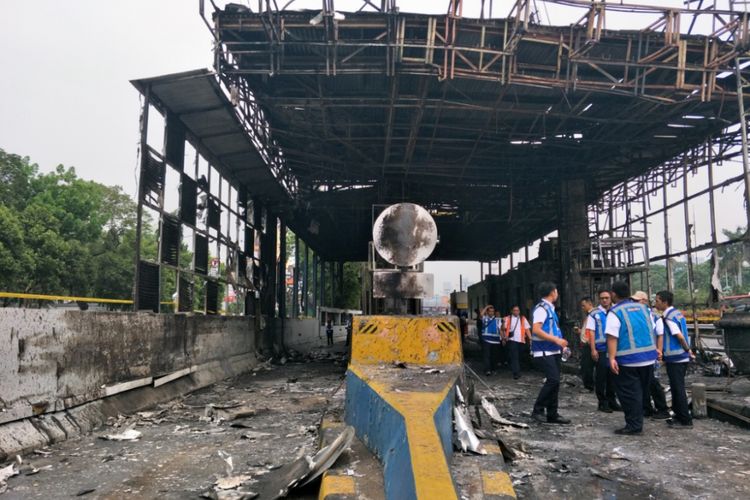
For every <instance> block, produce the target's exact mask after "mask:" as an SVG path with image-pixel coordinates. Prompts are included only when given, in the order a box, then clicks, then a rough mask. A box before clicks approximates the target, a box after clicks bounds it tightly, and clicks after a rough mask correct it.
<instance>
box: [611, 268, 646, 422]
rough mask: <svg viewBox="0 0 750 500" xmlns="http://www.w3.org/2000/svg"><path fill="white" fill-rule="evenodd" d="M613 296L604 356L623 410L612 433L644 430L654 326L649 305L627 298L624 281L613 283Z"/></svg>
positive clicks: (628, 290) (628, 294)
mask: <svg viewBox="0 0 750 500" xmlns="http://www.w3.org/2000/svg"><path fill="white" fill-rule="evenodd" d="M612 298H613V299H614V301H615V302H616V304H615V305H614V306H613V307H612V308H611V309H610V310H609V313H608V314H607V325H606V328H605V334H606V336H607V357H608V358H609V366H610V369H611V370H612V372H613V373H614V374H615V391H616V392H617V398H618V399H619V400H620V404H621V405H622V410H623V412H624V413H625V427H623V428H622V429H617V430H616V431H615V434H622V435H637V434H641V433H642V432H643V400H644V394H646V393H648V390H649V385H650V383H651V377H653V373H654V369H653V366H654V361H656V359H657V358H658V353H657V350H656V341H655V340H654V336H653V330H654V326H653V321H652V319H651V312H650V311H649V310H648V308H647V307H646V306H644V305H643V304H641V303H639V302H637V301H634V300H633V299H631V298H630V287H629V286H628V284H627V283H625V282H624V281H617V282H615V283H613V284H612Z"/></svg>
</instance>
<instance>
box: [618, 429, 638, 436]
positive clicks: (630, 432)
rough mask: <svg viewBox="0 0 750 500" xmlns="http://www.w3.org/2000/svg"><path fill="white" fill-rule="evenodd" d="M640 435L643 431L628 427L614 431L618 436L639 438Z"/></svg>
mask: <svg viewBox="0 0 750 500" xmlns="http://www.w3.org/2000/svg"><path fill="white" fill-rule="evenodd" d="M642 433H643V430H641V429H631V428H630V427H623V428H622V429H617V430H616V431H615V434H619V435H620V436H640V435H641V434H642Z"/></svg>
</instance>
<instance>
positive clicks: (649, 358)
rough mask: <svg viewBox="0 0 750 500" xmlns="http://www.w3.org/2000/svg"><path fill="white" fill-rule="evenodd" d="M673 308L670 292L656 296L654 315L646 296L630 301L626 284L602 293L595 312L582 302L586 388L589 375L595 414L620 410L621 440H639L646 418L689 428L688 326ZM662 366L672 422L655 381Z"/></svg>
mask: <svg viewBox="0 0 750 500" xmlns="http://www.w3.org/2000/svg"><path fill="white" fill-rule="evenodd" d="M673 302H674V295H673V294H672V292H669V291H666V290H663V291H660V292H657V293H656V300H655V302H654V306H655V309H656V311H657V312H658V314H657V313H656V312H654V311H652V310H651V309H650V303H649V297H648V295H647V294H646V293H645V292H642V291H637V292H635V293H634V294H632V295H631V294H630V289H629V287H628V286H627V284H626V283H624V282H617V283H615V284H613V286H612V290H611V291H610V290H602V291H600V292H599V305H598V306H597V307H594V304H593V302H592V300H591V299H590V298H588V297H586V298H584V299H582V300H581V309H582V310H583V311H584V312H585V313H586V314H587V317H586V323H585V326H584V328H583V329H582V332H581V341H582V343H583V346H584V349H583V357H582V360H581V365H582V369H583V373H582V376H583V379H584V384H586V382H587V381H588V380H590V379H591V378H592V377H591V372H592V371H593V373H594V376H593V378H594V389H595V391H596V397H597V399H598V401H599V405H598V409H599V411H603V412H607V413H610V412H612V411H617V410H619V409H620V404H621V405H622V410H623V411H624V412H625V423H626V425H625V427H624V428H623V429H620V430H619V431H618V433H620V434H640V433H641V432H642V430H643V417H644V416H650V417H652V418H655V419H666V420H667V423H668V424H669V425H673V426H685V427H691V426H692V425H693V420H692V416H691V414H690V410H689V408H688V400H687V393H686V391H685V375H686V373H687V367H688V363H689V361H690V360H691V359H692V358H694V355H693V353H692V351H691V350H690V337H689V335H688V331H687V322H686V321H685V317H684V316H683V315H682V313H681V312H680V311H679V310H678V309H676V308H675V307H674V305H673ZM613 303H614V305H613ZM661 362H664V363H665V365H666V369H667V376H668V378H669V386H670V390H671V392H672V410H673V412H674V418H670V414H669V408H668V407H667V400H666V396H665V395H664V389H663V388H662V386H661V384H660V383H659V378H658V376H657V375H658V373H659V369H660V363H661ZM617 399H619V400H620V404H618V402H617ZM652 399H653V403H654V404H653V405H652V404H651V400H652Z"/></svg>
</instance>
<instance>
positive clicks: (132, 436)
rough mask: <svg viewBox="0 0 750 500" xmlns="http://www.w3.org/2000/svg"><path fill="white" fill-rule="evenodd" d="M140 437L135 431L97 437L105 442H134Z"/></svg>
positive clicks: (128, 430)
mask: <svg viewBox="0 0 750 500" xmlns="http://www.w3.org/2000/svg"><path fill="white" fill-rule="evenodd" d="M142 435H143V434H141V433H140V432H139V431H137V430H135V429H126V430H125V431H123V432H121V433H119V434H105V435H104V436H99V438H100V439H105V440H107V441H135V440H137V439H140V438H141V436H142Z"/></svg>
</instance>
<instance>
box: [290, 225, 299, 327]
mask: <svg viewBox="0 0 750 500" xmlns="http://www.w3.org/2000/svg"><path fill="white" fill-rule="evenodd" d="M293 276H294V277H293V280H292V317H293V318H297V317H299V315H300V307H299V306H300V302H299V236H297V235H296V234H295V235H294V273H293Z"/></svg>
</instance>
